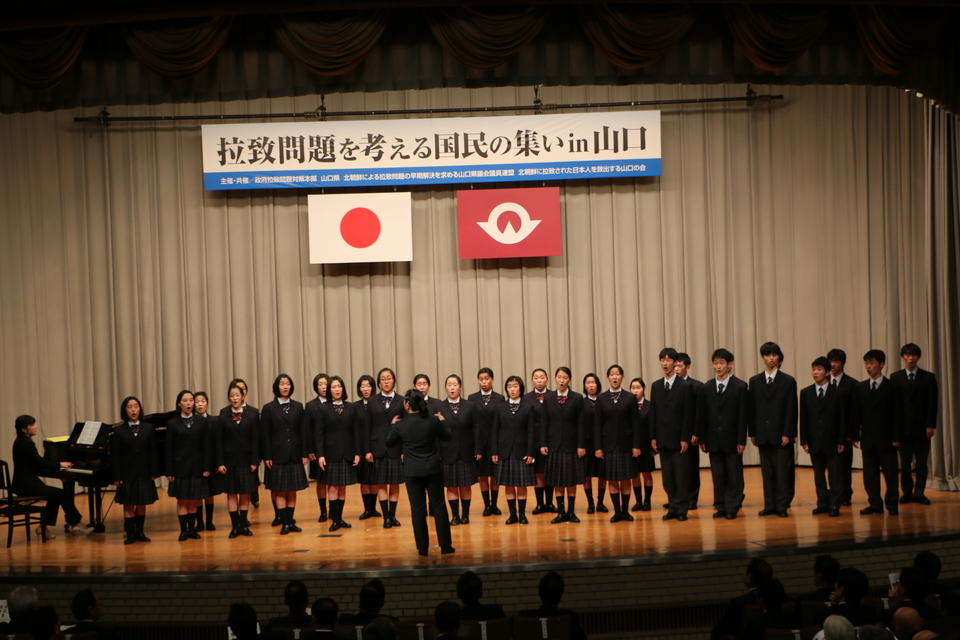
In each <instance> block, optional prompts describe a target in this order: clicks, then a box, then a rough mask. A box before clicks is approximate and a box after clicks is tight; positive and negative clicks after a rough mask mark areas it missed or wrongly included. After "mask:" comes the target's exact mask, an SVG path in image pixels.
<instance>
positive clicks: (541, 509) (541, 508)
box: [530, 504, 547, 516]
mask: <svg viewBox="0 0 960 640" xmlns="http://www.w3.org/2000/svg"><path fill="white" fill-rule="evenodd" d="M546 510H547V508H546V507H544V506H543V505H542V504H538V505H537V506H535V507H534V508H533V511H531V512H530V515H532V516H538V515H540V514H541V513H543V512H544V511H546Z"/></svg>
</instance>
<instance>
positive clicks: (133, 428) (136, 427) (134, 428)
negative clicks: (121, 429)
mask: <svg viewBox="0 0 960 640" xmlns="http://www.w3.org/2000/svg"><path fill="white" fill-rule="evenodd" d="M130 431H133V435H137V434H138V433H140V423H139V422H138V423H137V424H132V425H130Z"/></svg>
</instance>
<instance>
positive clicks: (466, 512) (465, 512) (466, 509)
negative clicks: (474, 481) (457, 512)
mask: <svg viewBox="0 0 960 640" xmlns="http://www.w3.org/2000/svg"><path fill="white" fill-rule="evenodd" d="M460 502H462V503H463V517H464V518H469V517H470V503H471V502H472V499H471V500H468V499H466V498H464V499H463V500H461V501H460Z"/></svg>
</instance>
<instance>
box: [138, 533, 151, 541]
mask: <svg viewBox="0 0 960 640" xmlns="http://www.w3.org/2000/svg"><path fill="white" fill-rule="evenodd" d="M137 542H150V538H148V537H147V536H145V535H143V531H140V532H139V533H137Z"/></svg>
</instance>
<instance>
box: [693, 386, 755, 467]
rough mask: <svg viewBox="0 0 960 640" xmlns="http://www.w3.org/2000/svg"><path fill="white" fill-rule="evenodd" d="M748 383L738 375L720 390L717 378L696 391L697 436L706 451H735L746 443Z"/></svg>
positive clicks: (748, 415)
mask: <svg viewBox="0 0 960 640" xmlns="http://www.w3.org/2000/svg"><path fill="white" fill-rule="evenodd" d="M748 393H749V392H748V391H747V383H746V382H744V381H743V380H741V379H740V378H737V377H735V376H728V377H727V379H726V380H724V387H723V393H722V394H721V393H717V379H716V378H711V379H710V380H707V381H706V382H705V383H703V385H701V387H700V389H699V390H698V391H697V420H696V422H697V428H696V433H697V438H699V440H700V443H701V444H704V445H706V447H707V453H736V452H737V445H744V446H745V445H746V444H747V425H748V423H749V421H750V404H749V397H748Z"/></svg>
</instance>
